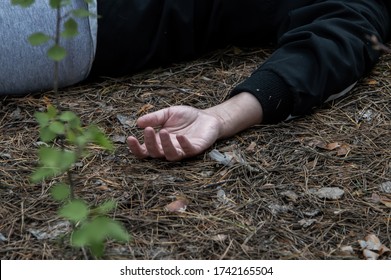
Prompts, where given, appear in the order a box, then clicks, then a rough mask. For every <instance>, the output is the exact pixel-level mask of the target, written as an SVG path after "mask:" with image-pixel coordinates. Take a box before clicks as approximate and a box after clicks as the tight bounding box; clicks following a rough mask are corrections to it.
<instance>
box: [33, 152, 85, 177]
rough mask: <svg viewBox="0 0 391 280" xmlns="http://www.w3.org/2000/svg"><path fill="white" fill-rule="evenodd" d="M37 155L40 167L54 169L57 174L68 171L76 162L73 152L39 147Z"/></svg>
mask: <svg viewBox="0 0 391 280" xmlns="http://www.w3.org/2000/svg"><path fill="white" fill-rule="evenodd" d="M38 154H39V160H40V163H41V166H42V167H46V168H52V169H55V170H57V171H58V173H60V172H64V171H65V170H68V169H70V168H71V167H72V165H73V164H74V163H75V162H76V160H77V156H76V153H75V152H73V151H63V150H59V149H56V148H50V147H40V148H39V152H38Z"/></svg>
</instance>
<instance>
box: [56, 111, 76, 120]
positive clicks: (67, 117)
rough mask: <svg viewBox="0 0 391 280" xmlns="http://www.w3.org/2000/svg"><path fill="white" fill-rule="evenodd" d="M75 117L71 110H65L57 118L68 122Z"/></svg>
mask: <svg viewBox="0 0 391 280" xmlns="http://www.w3.org/2000/svg"><path fill="white" fill-rule="evenodd" d="M77 118H78V117H77V116H76V114H75V113H74V112H71V111H65V112H63V113H62V114H61V115H60V117H59V119H60V120H61V121H63V122H70V121H73V120H74V119H77Z"/></svg>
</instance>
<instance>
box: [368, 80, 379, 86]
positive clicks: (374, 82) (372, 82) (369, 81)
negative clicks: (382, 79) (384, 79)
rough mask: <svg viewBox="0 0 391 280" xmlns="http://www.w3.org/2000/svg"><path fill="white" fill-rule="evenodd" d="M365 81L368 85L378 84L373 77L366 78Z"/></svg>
mask: <svg viewBox="0 0 391 280" xmlns="http://www.w3.org/2000/svg"><path fill="white" fill-rule="evenodd" d="M365 83H366V84H367V85H370V86H375V85H377V84H378V82H377V81H376V80H374V79H368V80H366V81H365Z"/></svg>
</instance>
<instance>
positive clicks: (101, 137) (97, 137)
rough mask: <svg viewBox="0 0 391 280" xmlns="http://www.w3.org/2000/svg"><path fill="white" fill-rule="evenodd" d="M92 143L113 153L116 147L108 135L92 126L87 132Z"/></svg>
mask: <svg viewBox="0 0 391 280" xmlns="http://www.w3.org/2000/svg"><path fill="white" fill-rule="evenodd" d="M87 133H88V135H89V137H90V139H91V141H93V143H95V144H97V145H99V146H100V147H102V148H104V149H106V150H108V151H113V150H114V145H113V143H112V142H111V141H110V140H109V138H107V137H106V135H105V134H104V133H103V132H102V131H101V130H100V129H99V128H98V127H96V126H90V127H89V128H88V131H87Z"/></svg>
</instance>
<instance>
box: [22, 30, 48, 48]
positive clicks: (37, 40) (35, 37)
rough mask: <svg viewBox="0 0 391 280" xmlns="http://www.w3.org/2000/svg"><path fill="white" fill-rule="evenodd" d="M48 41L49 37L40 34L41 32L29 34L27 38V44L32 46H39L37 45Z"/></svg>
mask: <svg viewBox="0 0 391 280" xmlns="http://www.w3.org/2000/svg"><path fill="white" fill-rule="evenodd" d="M50 39H51V38H50V36H48V35H46V34H45V33H42V32H37V33H34V34H31V35H30V36H29V37H28V38H27V40H28V41H29V43H30V44H31V45H32V46H39V45H42V44H45V43H46V42H48V41H49V40H50Z"/></svg>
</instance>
